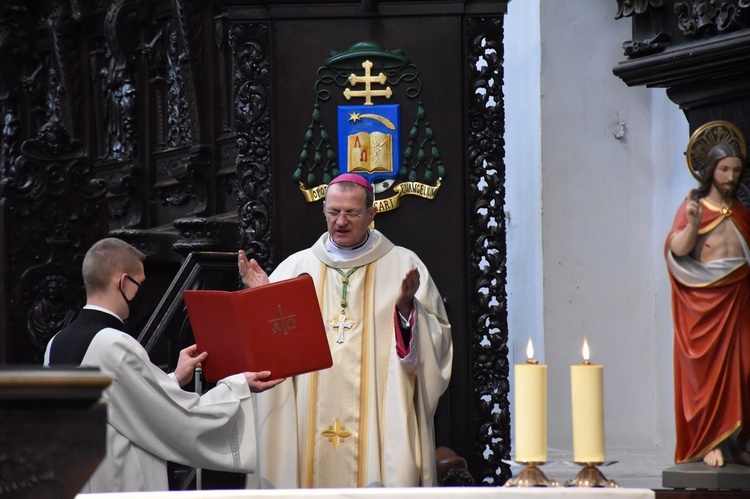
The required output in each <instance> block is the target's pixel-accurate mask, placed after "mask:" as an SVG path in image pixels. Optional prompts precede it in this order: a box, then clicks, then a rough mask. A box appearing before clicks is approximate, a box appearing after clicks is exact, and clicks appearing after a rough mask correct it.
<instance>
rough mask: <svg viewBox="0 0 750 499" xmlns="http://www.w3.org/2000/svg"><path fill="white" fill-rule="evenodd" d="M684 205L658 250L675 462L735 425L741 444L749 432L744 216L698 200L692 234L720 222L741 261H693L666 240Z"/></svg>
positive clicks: (695, 456) (681, 220)
mask: <svg viewBox="0 0 750 499" xmlns="http://www.w3.org/2000/svg"><path fill="white" fill-rule="evenodd" d="M686 203H687V201H686V202H683V203H682V205H681V206H680V208H679V210H678V211H677V215H676V216H675V220H674V225H673V226H672V230H671V231H670V233H669V236H668V237H667V242H666V245H665V255H666V260H667V267H668V269H669V277H670V280H671V282H672V316H673V319H674V383H675V390H674V392H675V393H674V395H675V418H676V433H677V446H676V448H675V461H676V462H677V463H682V462H690V461H696V460H699V459H701V458H703V456H705V455H706V454H707V453H708V452H709V451H711V450H712V449H714V448H715V447H716V446H717V445H718V444H719V443H721V442H722V441H724V440H725V439H727V438H728V437H729V436H730V435H732V433H734V432H735V430H737V429H738V428H741V431H740V435H739V441H740V442H745V441H746V440H747V436H748V430H750V425H748V424H747V423H748V419H750V391H748V388H749V385H750V267H749V266H748V258H749V257H750V255H748V254H747V253H748V250H747V245H748V241H750V213H748V210H747V209H746V208H745V207H744V206H743V205H742V203H740V202H739V201H738V202H735V204H734V206H733V207H732V209H731V211H729V212H727V213H723V212H722V211H721V210H720V209H718V208H716V207H714V206H712V205H710V204H708V203H706V202H705V200H704V201H703V203H702V204H703V216H702V218H701V223H700V228H699V231H698V234H699V236H700V235H702V234H706V233H708V232H710V231H711V230H713V229H714V228H715V227H716V226H717V225H718V224H719V223H721V222H722V221H723V220H724V219H725V218H728V219H729V221H731V222H732V223H733V224H734V226H735V228H736V229H737V234H738V237H740V238H742V239H743V246H744V247H745V257H744V258H733V259H726V260H716V261H713V262H708V264H701V263H700V262H697V261H695V260H694V259H692V258H691V257H690V256H683V257H675V256H674V255H673V254H672V252H671V251H670V250H669V242H670V240H671V238H672V237H673V236H674V235H675V234H676V233H678V232H679V231H680V230H682V229H683V228H684V227H685V226H686V225H687V216H686V214H685V205H686ZM726 457H728V456H725V458H726Z"/></svg>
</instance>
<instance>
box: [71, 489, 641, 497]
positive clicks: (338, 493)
mask: <svg viewBox="0 0 750 499" xmlns="http://www.w3.org/2000/svg"><path fill="white" fill-rule="evenodd" d="M428 497H429V498H435V499H441V498H443V499H453V498H459V499H461V498H466V499H469V498H480V499H481V498H485V497H486V498H490V497H492V498H495V499H497V498H500V499H548V498H558V497H561V498H566V499H574V498H585V499H653V498H654V497H655V493H654V491H653V490H649V489H614V488H577V487H554V488H552V487H550V488H532V487H508V488H504V487H413V488H377V489H375V488H372V489H284V490H202V491H195V490H192V491H186V492H124V493H120V494H79V495H77V496H76V499H298V498H314V499H323V498H326V499H328V498H341V499H349V498H352V499H396V498H409V499H411V498H424V499H426V498H428Z"/></svg>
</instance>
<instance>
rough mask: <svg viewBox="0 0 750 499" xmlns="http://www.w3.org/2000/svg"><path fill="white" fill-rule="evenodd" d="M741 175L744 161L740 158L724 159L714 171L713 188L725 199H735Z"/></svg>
mask: <svg viewBox="0 0 750 499" xmlns="http://www.w3.org/2000/svg"><path fill="white" fill-rule="evenodd" d="M741 175H742V160H741V159H740V158H723V159H722V160H720V161H719V163H718V164H717V165H716V169H715V170H714V178H713V187H714V188H715V189H716V190H718V191H719V192H720V193H721V194H722V195H723V196H725V197H728V198H731V197H734V195H735V193H736V192H737V186H738V185H739V182H740V176H741Z"/></svg>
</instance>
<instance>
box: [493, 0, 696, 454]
mask: <svg viewBox="0 0 750 499" xmlns="http://www.w3.org/2000/svg"><path fill="white" fill-rule="evenodd" d="M575 4H576V5H575V7H576V8H571V5H570V2H560V1H550V0H522V1H519V0H515V1H511V2H510V3H509V6H508V15H507V16H506V19H505V64H504V67H505V80H504V82H505V87H504V92H505V108H506V189H507V195H506V211H507V213H508V214H509V221H508V230H507V238H508V287H507V291H508V307H509V311H508V321H509V331H510V341H509V343H510V348H511V361H512V363H519V362H523V361H524V360H525V352H524V347H525V343H526V341H527V339H528V338H529V337H532V338H534V342H535V348H536V349H537V351H538V352H540V353H539V355H535V357H537V358H539V359H541V360H542V361H544V362H545V363H546V364H547V365H548V366H549V367H548V369H549V388H548V393H549V396H548V426H549V436H548V439H549V447H550V448H551V449H553V450H554V449H558V450H559V451H560V452H561V453H562V454H563V455H564V454H566V453H567V454H568V455H569V456H570V458H571V459H572V430H571V426H572V423H571V408H570V406H571V404H570V365H572V364H578V363H580V362H581V360H582V358H581V347H582V343H583V339H584V337H585V338H587V339H588V342H589V345H590V348H591V355H592V361H593V362H594V363H597V364H602V365H603V366H604V391H605V430H606V441H607V459H618V456H617V453H618V449H626V448H630V449H632V448H639V449H640V448H643V449H651V450H654V449H656V450H663V451H664V453H665V455H669V456H671V454H672V450H673V445H674V423H673V410H672V403H673V401H672V331H671V327H672V323H671V316H670V308H669V307H670V305H669V304H670V302H669V283H668V281H667V276H666V271H665V267H664V261H663V257H662V254H661V251H662V244H663V241H664V237H665V236H666V233H667V231H668V229H669V227H670V226H671V222H672V217H673V214H674V210H675V209H676V208H677V205H678V204H679V201H680V199H682V198H683V197H684V195H685V193H686V192H687V190H688V189H689V188H690V186H691V185H692V178H691V177H690V175H689V174H688V172H687V170H686V168H685V161H684V156H683V154H682V153H683V151H684V148H685V146H686V144H687V140H688V126H687V121H686V120H685V118H684V115H683V114H682V112H681V111H680V110H679V109H678V108H677V106H676V105H675V104H674V103H672V102H671V101H669V99H668V98H667V97H666V93H665V91H664V90H663V89H646V88H643V87H633V88H631V87H627V86H626V85H625V84H624V83H623V82H622V81H621V80H620V79H619V78H617V77H616V76H614V75H613V74H612V68H613V67H614V66H616V65H617V64H618V63H619V62H620V61H623V60H624V59H625V58H624V56H623V55H622V48H621V45H622V43H623V42H624V41H626V40H629V39H630V38H631V25H630V20H629V19H625V20H619V21H618V20H615V19H614V14H615V6H614V4H613V3H611V2H602V1H601V0H578V1H577V2H575ZM621 124H624V136H623V137H621V138H619V139H618V138H616V137H615V134H617V133H618V132H620V131H621ZM542 342H543V343H542ZM511 386H512V385H511ZM512 396H513V394H512V393H511V401H512Z"/></svg>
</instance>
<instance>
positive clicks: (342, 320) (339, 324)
mask: <svg viewBox="0 0 750 499" xmlns="http://www.w3.org/2000/svg"><path fill="white" fill-rule="evenodd" d="M328 324H330V325H331V326H333V327H334V328H338V333H339V334H338V336H336V343H343V342H344V330H345V329H351V328H353V327H354V326H355V325H356V324H357V323H356V322H354V321H351V320H349V319H348V318H347V317H346V312H345V311H344V310H342V311H341V313H340V314H339V316H338V319H331V320H330V321H328Z"/></svg>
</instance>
